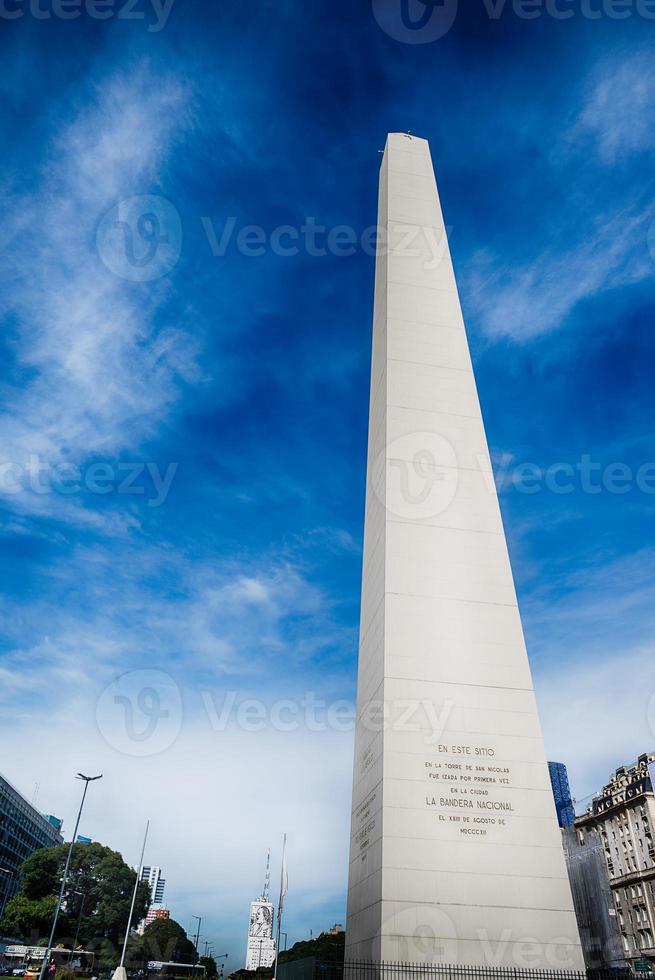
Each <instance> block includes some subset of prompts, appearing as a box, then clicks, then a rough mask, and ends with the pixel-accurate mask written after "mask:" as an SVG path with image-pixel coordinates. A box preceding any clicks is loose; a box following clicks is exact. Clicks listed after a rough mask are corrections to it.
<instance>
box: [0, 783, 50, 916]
mask: <svg viewBox="0 0 655 980" xmlns="http://www.w3.org/2000/svg"><path fill="white" fill-rule="evenodd" d="M60 827H61V820H57V818H56V817H44V816H43V814H41V813H39V811H38V810H36V809H35V808H34V807H33V806H32V804H31V803H28V802H27V800H26V799H25V797H24V796H22V795H21V794H20V793H19V792H18V790H17V789H15V788H14V787H13V786H12V785H11V783H10V782H9V781H8V780H7V779H5V778H4V776H2V775H0V910H2V909H3V908H4V905H5V903H6V902H7V901H9V899H10V898H13V896H14V895H15V894H16V892H17V891H18V890H19V888H20V876H19V870H18V869H19V868H20V866H21V864H22V863H23V861H24V860H25V859H26V858H28V857H29V856H30V854H32V853H33V852H34V851H36V850H38V849H39V848H40V847H54V846H56V845H57V844H62V843H63V840H64V838H63V837H62V835H61V831H60Z"/></svg>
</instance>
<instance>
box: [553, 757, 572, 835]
mask: <svg viewBox="0 0 655 980" xmlns="http://www.w3.org/2000/svg"><path fill="white" fill-rule="evenodd" d="M548 772H549V774H550V785H551V786H552V788H553V799H554V800H555V811H556V813H557V822H558V824H559V825H560V827H572V826H573V821H574V820H575V807H574V806H573V798H572V797H571V787H570V786H569V774H568V772H567V771H566V766H565V765H564V763H563V762H549V763H548Z"/></svg>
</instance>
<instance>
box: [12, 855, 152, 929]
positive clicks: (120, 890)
mask: <svg viewBox="0 0 655 980" xmlns="http://www.w3.org/2000/svg"><path fill="white" fill-rule="evenodd" d="M67 852H68V844H60V845H59V846H57V847H44V848H41V849H40V850H38V851H35V852H34V853H33V854H31V855H30V856H29V857H28V858H27V860H26V861H24V862H23V864H22V865H21V869H20V874H21V890H20V892H19V894H18V895H17V896H16V897H15V898H13V899H12V900H11V901H10V902H8V903H7V906H6V909H5V915H4V918H3V921H2V923H0V928H2V930H3V931H4V932H5V933H7V934H9V935H17V936H21V937H22V938H24V939H30V940H31V941H34V940H35V939H36V937H37V936H38V937H43V936H47V934H48V932H49V930H50V925H51V923H52V914H54V904H55V902H56V896H57V895H58V892H59V887H60V882H61V877H62V875H63V871H64V865H65V862H66V854H67ZM135 881H136V873H135V872H134V871H133V870H132V869H131V868H130V867H128V865H127V864H126V863H125V862H124V861H123V858H122V857H121V855H120V854H119V853H118V852H117V851H112V850H111V849H110V848H109V847H103V845H102V844H95V843H93V844H75V845H74V846H73V854H72V858H71V865H70V870H69V874H68V880H67V885H66V891H65V893H64V901H63V903H62V911H61V915H60V918H59V922H58V926H57V934H56V937H55V939H56V940H57V941H58V942H63V943H64V945H70V944H72V942H73V937H74V936H75V933H76V931H77V927H78V924H79V937H78V944H81V945H82V946H84V947H86V948H89V947H90V946H91V945H92V944H95V945H98V944H99V943H101V942H103V941H104V944H105V945H113V946H115V947H118V946H119V944H120V942H121V941H122V938H123V936H124V934H125V926H126V924H127V917H128V914H129V911H130V902H131V900H132V892H133V890H134V884H135ZM149 900H150V896H149V890H148V886H147V884H146V883H145V882H142V883H141V884H140V885H139V888H138V891H137V897H136V902H135V906H134V915H133V917H132V923H131V925H135V924H136V923H137V922H138V921H139V919H142V918H143V916H144V915H145V913H146V909H147V908H148V904H149ZM48 903H50V904H49V905H48ZM48 908H51V909H52V914H50V915H49V916H48V915H47V914H46V910H47V909H48Z"/></svg>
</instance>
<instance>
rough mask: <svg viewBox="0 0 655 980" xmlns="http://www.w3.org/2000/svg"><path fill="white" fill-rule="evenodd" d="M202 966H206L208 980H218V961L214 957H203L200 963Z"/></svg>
mask: <svg viewBox="0 0 655 980" xmlns="http://www.w3.org/2000/svg"><path fill="white" fill-rule="evenodd" d="M198 962H199V963H200V965H201V966H204V968H205V970H206V974H207V980H216V978H217V976H218V967H217V965H216V960H215V959H214V957H213V956H201V957H200V959H199V961H198Z"/></svg>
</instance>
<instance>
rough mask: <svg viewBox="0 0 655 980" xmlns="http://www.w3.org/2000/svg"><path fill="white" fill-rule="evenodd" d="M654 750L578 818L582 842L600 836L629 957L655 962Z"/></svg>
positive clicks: (623, 769) (623, 768) (617, 775)
mask: <svg viewBox="0 0 655 980" xmlns="http://www.w3.org/2000/svg"><path fill="white" fill-rule="evenodd" d="M653 774H655V753H650V754H645V755H641V756H639V759H638V760H637V763H636V765H633V766H629V767H627V766H621V767H620V768H619V769H617V770H616V772H615V773H614V775H613V776H612V778H611V779H610V781H609V783H608V784H607V786H605V787H604V788H603V790H602V791H601V793H600V794H599V795H598V796H595V797H594V799H593V801H592V803H591V806H590V807H589V808H588V810H587V812H586V813H585V814H584V815H583V816H580V817H577V818H576V821H575V829H576V833H577V836H578V841H579V843H580V844H581V845H583V846H584V845H587V844H588V843H592V844H593V842H594V841H600V844H601V846H602V850H603V856H604V860H605V865H606V868H607V875H608V879H609V883H610V888H611V895H612V902H613V908H611V909H610V915H611V916H612V917H613V918H615V919H616V922H617V925H618V929H619V932H620V935H621V943H622V946H623V955H624V956H625V959H626V960H627V961H628V962H631V963H634V962H635V961H636V960H644V959H646V960H650V961H652V962H653V963H655V843H654V841H653V834H654V832H655V793H654V792H653V781H652V777H653Z"/></svg>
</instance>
